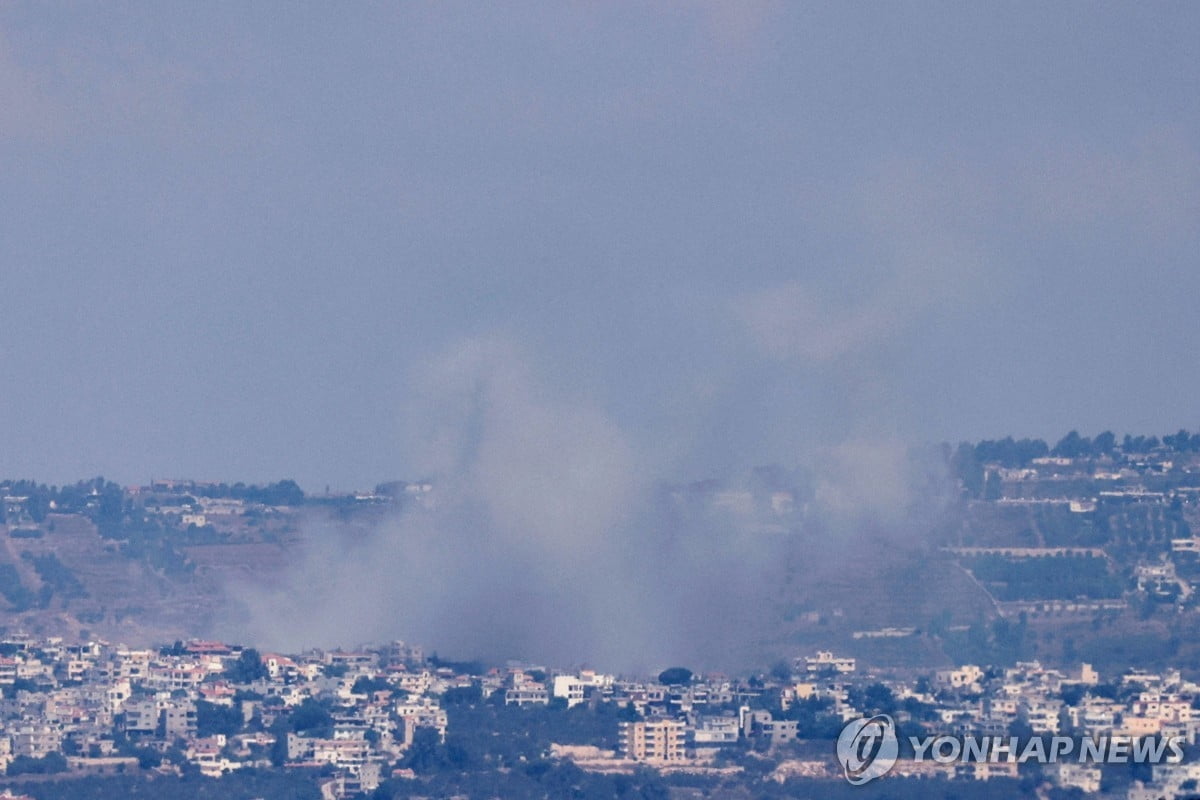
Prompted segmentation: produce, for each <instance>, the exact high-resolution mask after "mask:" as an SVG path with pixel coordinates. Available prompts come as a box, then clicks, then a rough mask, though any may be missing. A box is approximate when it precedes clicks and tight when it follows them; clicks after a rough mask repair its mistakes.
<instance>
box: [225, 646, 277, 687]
mask: <svg viewBox="0 0 1200 800" xmlns="http://www.w3.org/2000/svg"><path fill="white" fill-rule="evenodd" d="M225 674H226V675H228V676H229V680H231V681H233V682H234V683H253V682H254V681H260V680H264V679H265V678H266V677H267V675H268V673H267V665H266V664H264V663H263V660H262V656H260V655H259V654H258V651H257V650H255V649H254V648H253V647H247V648H246V649H245V650H243V651H242V654H241V655H240V656H238V660H237V661H235V662H233V664H231V665H230V666H229V667H228V668H226V670H225Z"/></svg>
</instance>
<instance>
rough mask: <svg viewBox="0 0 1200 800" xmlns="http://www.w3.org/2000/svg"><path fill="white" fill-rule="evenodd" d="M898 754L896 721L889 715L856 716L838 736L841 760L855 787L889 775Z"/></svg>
mask: <svg viewBox="0 0 1200 800" xmlns="http://www.w3.org/2000/svg"><path fill="white" fill-rule="evenodd" d="M899 754H900V742H899V741H898V740H897V739H896V723H895V722H893V721H892V718H891V717H889V716H888V715H887V714H876V715H875V716H873V717H863V718H862V719H856V720H854V721H853V722H851V723H850V724H848V725H847V726H846V727H844V728H842V733H841V735H840V736H838V740H837V757H838V763H839V764H841V765H842V770H843V771H844V772H845V773H846V780H848V781H849V782H850V784H851V785H853V786H862V785H863V784H864V783H870V782H871V781H873V780H875V779H876V778H879V777H882V776H883V775H886V774H887V773H888V770H890V769H891V768H892V766H893V765H894V764H895V763H896V757H897V756H898V755H899Z"/></svg>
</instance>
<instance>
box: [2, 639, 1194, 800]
mask: <svg viewBox="0 0 1200 800" xmlns="http://www.w3.org/2000/svg"><path fill="white" fill-rule="evenodd" d="M0 652H3V653H4V657H3V658H2V659H0V688H2V689H3V692H4V699H3V701H2V702H0V715H2V725H3V736H0V767H3V768H4V770H5V771H6V772H7V774H8V775H9V776H10V781H11V780H15V779H19V778H20V777H21V776H26V777H34V776H36V777H38V778H41V779H46V778H57V779H59V780H76V779H82V778H83V777H85V776H88V777H92V778H93V779H96V780H102V778H100V776H106V775H119V774H123V775H134V774H144V775H147V776H157V777H159V778H160V779H161V778H163V777H164V776H170V775H174V776H187V775H193V776H204V777H207V778H213V779H223V778H222V776H229V775H231V774H234V773H237V772H240V771H264V770H267V771H269V770H278V771H283V772H287V773H291V774H294V775H299V776H302V777H303V779H304V780H306V781H310V782H311V784H312V785H313V786H315V787H319V790H320V793H321V794H320V796H321V797H324V798H330V799H331V800H334V799H336V800H341V799H343V798H355V797H407V796H425V795H427V794H428V793H429V788H428V786H427V782H428V781H430V780H431V779H432V778H433V777H434V776H437V775H438V774H440V773H443V772H449V773H451V774H459V773H462V772H464V771H468V770H471V769H474V770H479V771H489V770H507V769H513V768H516V767H520V766H526V767H528V766H531V765H534V764H539V763H541V764H569V765H571V766H572V767H573V768H577V769H578V770H580V771H582V772H585V773H595V774H598V775H603V776H609V777H612V776H622V775H624V776H635V775H643V776H644V775H645V774H647V773H654V774H655V775H656V776H657V778H658V779H659V780H662V781H664V783H665V785H666V786H671V785H673V780H676V779H677V780H678V781H679V785H680V786H697V785H701V786H708V787H711V788H716V787H722V786H736V785H738V784H742V783H746V784H749V785H762V786H764V787H770V786H774V787H777V788H778V789H779V790H780V791H790V790H792V789H795V787H797V786H801V787H802V786H805V785H810V786H811V785H813V784H814V783H815V782H829V783H830V784H835V782H840V781H841V768H840V766H839V765H838V763H837V761H836V759H835V758H834V754H833V749H832V740H833V739H835V738H836V737H837V734H838V731H839V729H840V728H841V726H842V725H844V724H845V723H846V722H848V721H851V720H854V719H856V718H860V717H863V716H865V715H872V714H878V713H887V714H891V715H893V716H894V717H895V719H896V720H897V722H898V723H899V724H900V725H901V727H902V728H903V729H904V730H905V731H906V732H914V733H915V732H925V733H967V732H974V733H989V734H999V735H1009V734H1011V735H1015V736H1020V737H1029V736H1038V735H1050V734H1053V735H1072V736H1078V737H1093V738H1094V737H1104V736H1128V737H1131V738H1133V739H1140V738H1143V737H1163V738H1165V737H1178V738H1179V739H1181V740H1182V741H1184V742H1186V745H1185V747H1186V748H1190V747H1192V746H1194V745H1195V743H1196V737H1197V733H1198V732H1200V683H1196V682H1194V681H1191V680H1188V679H1185V678H1183V677H1182V676H1181V675H1180V673H1179V671H1177V670H1167V671H1164V672H1161V673H1150V672H1146V671H1142V670H1129V671H1126V672H1124V673H1123V674H1121V675H1112V676H1102V675H1100V674H1098V673H1097V672H1096V670H1094V669H1093V668H1092V667H1091V666H1090V665H1088V664H1081V665H1079V667H1078V669H1076V670H1072V671H1070V672H1069V673H1066V672H1063V671H1060V670H1057V669H1050V668H1047V667H1043V666H1042V665H1040V664H1038V663H1036V662H1030V663H1017V664H1015V665H1012V666H1009V667H1005V668H996V667H985V666H977V665H963V666H959V667H956V668H949V669H942V670H937V671H935V672H932V673H928V674H916V675H913V674H909V675H903V674H898V673H897V672H895V671H893V670H877V669H872V668H869V667H866V666H864V665H861V664H859V663H857V662H856V660H855V659H853V658H848V657H841V656H838V655H836V654H834V653H831V652H828V651H822V652H817V653H814V654H811V655H807V656H802V657H797V658H796V659H795V660H794V661H793V662H792V663H791V664H790V665H788V667H787V668H786V669H784V668H782V667H777V668H775V669H773V670H771V671H770V672H768V673H765V674H760V675H752V676H747V677H744V678H733V677H728V676H724V675H718V674H707V675H699V674H693V673H692V672H691V671H689V670H687V669H686V668H682V667H675V668H670V669H667V670H664V671H663V672H662V673H660V674H659V675H658V676H655V677H653V678H631V677H628V676H617V675H612V674H605V673H602V672H598V671H594V670H590V669H583V670H570V671H559V670H554V669H548V668H546V667H541V666H531V665H507V666H504V667H484V666H483V665H472V664H451V663H445V662H441V661H440V660H439V659H437V658H436V657H427V656H426V655H425V654H424V653H423V651H422V649H421V648H420V647H415V646H409V645H406V644H404V643H402V642H393V643H390V644H388V645H386V646H380V647H367V648H362V649H358V650H355V651H343V650H331V651H321V650H313V651H310V652H306V653H301V654H293V655H283V654H275V653H265V652H263V653H260V652H258V651H256V650H254V649H253V648H249V647H241V646H236V645H229V644H224V643H220V642H212V641H191V642H176V643H174V644H173V645H170V646H166V647H163V648H161V649H157V650H153V649H133V648H129V647H125V646H122V645H117V644H110V643H106V642H101V641H90V642H82V643H68V642H64V641H62V640H61V639H58V638H50V639H37V638H34V637H29V636H20V635H9V636H6V637H3V639H2V640H0ZM480 709H486V710H487V712H488V714H487V715H481V712H480ZM468 710H470V712H471V713H470V714H465V713H462V712H466V711H468ZM488 720H491V721H492V722H493V723H494V724H495V729H493V730H487V729H486V728H485V729H480V726H481V725H483V726H486V725H487V724H488ZM467 725H472V726H474V727H475V729H474V730H465V729H460V727H459V726H463V727H465V726H467ZM514 725H516V726H527V727H529V728H533V729H536V731H537V735H535V736H530V735H528V733H526V734H525V735H520V736H517V735H513V733H512V730H511V728H512V727H513V726H514ZM500 735H503V736H505V737H506V740H505V741H502V742H494V743H491V742H489V741H488V740H489V739H492V738H493V737H496V736H500ZM480 742H482V743H483V744H480ZM1187 755H1188V756H1189V758H1188V759H1187V760H1185V762H1184V763H1165V764H1156V765H1153V766H1152V767H1148V768H1146V769H1143V770H1141V771H1138V770H1136V769H1131V768H1129V767H1114V766H1112V765H1103V766H1102V765H1098V764H1077V763H1068V762H1063V763H1059V764H1053V765H1044V766H1043V765H1034V764H1028V765H1027V764H1017V763H1013V762H1011V761H1005V760H999V761H996V762H990V763H988V762H985V763H975V764H962V765H947V764H933V763H918V762H912V761H906V760H905V759H904V758H901V760H900V762H899V763H898V764H897V765H896V767H895V769H894V770H893V771H892V776H891V777H889V778H888V779H887V781H889V782H892V783H893V784H894V785H895V784H902V783H912V782H913V781H917V784H916V785H918V786H921V785H925V786H928V785H929V784H930V782H933V783H937V784H939V785H940V783H944V782H948V781H953V782H955V785H957V786H960V787H969V786H970V785H972V784H979V783H983V784H988V783H990V784H991V786H992V787H997V788H1006V789H1007V790H1008V791H1012V790H1013V789H1014V788H1015V787H1017V786H1023V787H1024V788H1025V789H1027V790H1028V789H1030V788H1033V789H1037V790H1039V791H1042V790H1046V791H1048V790H1050V789H1055V790H1062V791H1068V792H1069V791H1070V790H1075V789H1077V790H1079V791H1082V792H1085V793H1097V792H1101V791H1104V792H1106V793H1107V794H1106V796H1113V797H1126V798H1129V800H1151V798H1161V797H1168V798H1175V797H1184V796H1188V792H1189V791H1192V790H1194V788H1195V786H1196V785H1197V781H1198V780H1200V762H1197V761H1195V760H1192V759H1191V758H1190V755H1191V753H1190V750H1188V751H1187ZM35 785H41V786H45V785H48V784H35ZM789 787H790V789H789ZM960 791H961V788H960ZM6 796H7V795H6ZM34 796H36V795H34ZM960 796H972V795H969V794H961V795H960ZM1046 796H1058V795H1046ZM1061 796H1064V797H1065V796H1070V795H1069V794H1064V795H1061Z"/></svg>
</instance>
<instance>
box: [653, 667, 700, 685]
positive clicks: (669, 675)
mask: <svg viewBox="0 0 1200 800" xmlns="http://www.w3.org/2000/svg"><path fill="white" fill-rule="evenodd" d="M658 682H659V683H665V684H666V685H667V686H683V685H684V684H687V683H691V682H692V671H691V670H690V669H687V668H686V667H670V668H669V669H664V670H663V671H662V672H660V673H658Z"/></svg>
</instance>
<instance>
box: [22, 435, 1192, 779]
mask: <svg viewBox="0 0 1200 800" xmlns="http://www.w3.org/2000/svg"><path fill="white" fill-rule="evenodd" d="M921 458H924V459H925V461H924V462H922V463H928V454H927V453H926V454H923V455H922V456H921ZM935 462H937V463H940V464H941V465H942V467H941V469H942V470H943V471H942V472H941V473H940V474H941V475H942V476H943V477H941V478H939V480H938V481H935V482H933V483H932V484H931V487H932V488H931V489H930V490H929V491H931V492H933V493H935V494H937V497H938V498H939V499H940V500H939V503H937V504H935V503H930V504H928V507H930V508H935V509H936V510H937V511H936V514H934V513H926V512H924V511H922V514H923V515H922V516H920V517H919V521H920V523H921V524H920V526H919V530H920V536H919V537H916V538H914V537H911V536H909V537H907V538H905V539H903V540H899V539H897V540H885V542H884V544H885V545H886V547H877V548H876V549H872V550H870V552H871V553H872V554H873V558H872V561H871V563H868V564H863V563H861V562H853V561H846V560H843V561H839V560H838V559H839V558H844V557H842V556H839V555H838V554H837V553H827V554H826V555H825V556H823V557H824V558H825V559H826V560H827V562H828V563H824V564H822V563H820V562H814V561H813V560H812V558H811V556H810V553H811V552H812V551H813V548H814V547H815V546H816V543H817V542H818V541H819V538H818V537H819V536H820V535H821V533H820V532H821V530H822V522H823V521H822V520H821V519H820V518H819V516H817V514H818V513H819V512H818V511H814V509H815V508H818V506H819V504H818V503H817V502H816V501H815V494H814V489H813V481H812V480H811V477H810V476H808V475H806V474H804V473H803V471H788V470H781V469H778V468H771V469H764V470H758V471H756V472H755V474H754V475H752V476H750V478H749V479H747V480H745V481H742V482H737V483H732V482H718V481H705V482H700V483H692V484H680V485H670V486H666V487H664V488H663V489H662V499H663V503H664V504H665V506H667V507H669V508H671V509H674V510H679V509H682V511H681V512H680V513H681V514H684V515H691V517H689V519H691V518H702V519H705V520H710V519H717V520H728V519H732V520H736V521H737V522H738V525H739V530H743V531H749V535H750V536H752V537H755V538H754V541H757V542H761V543H763V546H764V547H766V548H768V549H770V552H773V553H775V554H777V555H778V556H779V558H778V561H779V563H780V564H783V565H785V566H787V571H786V574H785V575H784V581H783V582H782V583H781V584H780V585H778V586H775V585H771V586H767V587H765V589H766V590H768V591H765V592H764V596H770V597H771V598H773V599H772V601H771V603H769V604H764V605H763V607H762V609H761V611H760V613H759V614H758V615H757V616H758V619H757V622H758V623H759V624H760V625H761V627H760V628H756V629H755V630H756V632H759V631H767V632H769V636H768V637H767V638H764V639H762V642H763V644H762V645H761V648H760V650H759V651H755V652H761V654H762V656H761V657H760V660H758V661H757V664H758V666H756V667H751V668H746V669H740V668H739V669H723V670H716V669H712V668H711V666H710V665H708V664H690V665H689V666H688V667H684V666H669V665H668V664H659V665H658V666H657V667H656V670H657V671H656V672H654V673H653V674H650V673H646V674H639V673H637V672H631V671H629V670H626V669H623V668H614V667H613V666H611V665H608V666H606V665H604V664H599V663H598V664H595V665H592V666H591V667H590V668H584V667H581V666H579V665H578V664H576V665H574V666H567V665H560V664H545V663H527V662H525V661H508V660H503V659H502V660H500V661H499V662H495V661H493V662H492V663H488V662H484V661H478V660H473V661H463V660H457V661H456V660H450V659H447V658H444V657H440V656H439V655H438V654H437V653H436V652H432V651H426V650H425V649H424V648H423V647H420V646H416V645H406V644H404V643H401V642H390V643H383V644H379V643H376V644H355V645H354V648H355V649H354V650H352V651H347V650H342V649H337V648H336V647H335V648H332V649H331V648H328V647H326V648H324V649H315V648H310V649H306V650H304V651H303V652H292V653H280V652H271V651H269V650H268V649H266V648H264V647H262V646H261V644H259V643H256V642H254V641H248V642H244V643H233V642H227V641H221V640H218V639H219V638H220V637H214V636H212V635H211V634H210V633H208V630H207V629H208V623H209V622H210V621H211V619H212V618H213V615H214V614H215V613H216V610H217V609H219V608H220V603H221V602H222V600H221V591H222V588H223V586H224V582H225V581H226V580H227V579H228V577H229V576H230V575H243V574H250V575H252V576H254V578H255V579H264V578H265V577H269V576H271V575H274V574H279V573H280V572H282V571H285V570H286V569H287V563H288V559H289V557H290V556H291V554H292V553H293V552H295V551H296V550H297V549H298V548H301V547H302V546H303V540H302V537H301V533H300V532H301V531H302V528H303V526H304V525H305V524H306V521H307V520H309V519H312V518H314V517H319V518H320V519H323V520H333V522H334V524H333V527H332V528H331V529H332V530H335V531H336V530H340V528H339V527H338V526H342V527H344V528H345V529H346V530H349V531H351V533H352V534H353V535H355V536H370V535H371V534H370V531H371V530H372V526H373V525H375V524H377V523H378V522H379V521H380V520H387V519H390V518H392V517H393V516H394V515H397V514H404V513H406V512H407V511H409V510H411V509H414V508H416V509H420V508H426V507H430V508H432V507H436V505H437V502H438V497H439V490H438V487H437V485H436V483H434V482H432V481H425V480H420V481H414V482H400V481H397V482H390V483H384V484H380V485H378V486H376V487H374V488H373V489H370V490H366V491H359V492H349V493H331V492H328V491H326V492H325V493H322V494H306V493H305V492H304V491H302V490H301V489H300V487H299V486H297V485H296V484H295V483H293V482H291V481H280V482H278V483H274V484H268V485H263V486H254V485H245V484H232V485H230V484H224V483H218V482H204V481H194V480H161V479H156V480H153V481H150V482H149V483H148V484H146V485H144V486H135V487H120V486H117V485H116V484H114V483H112V482H110V481H106V480H104V479H102V478H97V479H94V480H89V481H81V482H79V483H77V484H74V485H67V486H62V487H54V486H46V485H44V484H39V483H36V482H33V481H17V480H8V481H0V495H2V496H3V504H2V506H0V513H2V515H3V516H2V518H0V521H2V522H3V528H2V530H3V531H4V533H5V534H6V535H5V536H4V537H3V539H2V543H3V545H4V547H3V550H2V551H0V596H2V597H3V603H0V605H2V606H3V607H2V608H0V617H2V619H0V624H2V628H0V688H2V689H3V693H4V699H3V701H0V717H2V720H0V725H2V727H0V768H2V771H3V772H5V773H6V775H7V777H6V778H5V781H6V783H5V785H4V790H5V791H7V792H8V793H9V795H11V796H15V797H21V796H26V797H35V798H49V797H54V796H62V795H61V793H60V794H58V795H56V794H54V792H55V791H56V789H55V788H54V787H60V789H59V790H58V791H61V787H64V786H68V785H69V786H71V787H72V788H71V789H69V790H68V791H69V793H70V795H71V796H72V797H90V796H96V797H106V796H120V792H122V791H131V789H130V786H133V785H136V782H146V781H153V782H157V783H156V784H155V785H157V786H160V787H170V788H169V790H168V789H162V791H170V792H171V793H172V794H175V795H178V796H179V797H181V798H182V797H187V796H189V795H187V794H186V792H187V791H189V790H191V789H194V788H195V787H202V786H206V785H209V784H210V783H213V782H215V783H216V785H220V786H222V787H223V788H222V792H224V794H222V796H228V797H241V796H245V797H247V798H253V797H265V798H270V797H305V796H311V797H313V798H316V797H322V798H330V799H334V798H336V799H338V800H341V799H343V798H372V800H375V799H376V798H378V799H379V800H383V798H399V797H431V796H456V795H462V796H504V797H524V796H529V797H540V796H545V795H547V794H551V795H555V796H557V794H559V793H561V792H562V791H565V790H566V789H568V788H569V789H570V791H571V793H573V794H575V795H576V796H582V797H591V796H595V797H611V796H620V795H630V796H634V795H636V796H642V797H671V798H692V797H696V798H699V797H704V796H729V797H750V796H754V797H775V796H778V797H793V796H804V795H805V794H808V795H811V796H813V797H836V796H840V795H839V794H838V792H840V791H846V790H849V789H853V790H854V791H855V792H856V794H855V795H854V796H863V797H870V796H879V795H877V794H876V795H873V794H872V793H871V792H872V791H886V792H887V793H888V794H887V795H886V796H913V797H939V796H946V797H949V796H957V797H1011V796H1014V795H1015V794H1018V793H1019V794H1023V795H1026V796H1039V797H1044V798H1054V800H1059V798H1070V797H1078V796H1084V795H1087V796H1103V797H1111V798H1130V800H1151V798H1185V797H1191V796H1193V794H1194V793H1195V792H1196V787H1197V786H1198V785H1200V763H1197V762H1196V760H1195V759H1194V755H1193V753H1192V748H1193V746H1194V745H1195V743H1196V738H1197V733H1198V731H1200V683H1198V681H1200V640H1198V638H1197V636H1196V635H1195V631H1196V630H1197V629H1198V628H1200V606H1198V605H1197V592H1196V591H1195V588H1194V587H1195V586H1196V584H1197V582H1198V581H1200V536H1197V534H1196V533H1195V531H1196V530H1197V528H1196V526H1197V525H1198V524H1200V503H1198V498H1200V434H1190V433H1188V432H1187V431H1180V432H1179V433H1177V434H1170V435H1167V436H1163V437H1161V438H1159V437H1145V436H1138V437H1133V436H1126V437H1124V439H1122V440H1118V439H1117V437H1115V436H1114V435H1112V434H1109V433H1105V434H1101V435H1099V436H1096V437H1094V438H1088V437H1084V436H1080V435H1079V434H1078V433H1075V432H1071V433H1070V434H1068V435H1067V436H1064V437H1062V439H1061V440H1059V441H1058V442H1057V443H1056V444H1054V445H1049V444H1047V443H1045V442H1042V441H1040V440H1029V439H1023V440H1013V439H1011V438H1006V439H1003V440H993V441H982V442H978V443H974V444H972V443H963V444H960V445H958V446H956V447H950V446H944V447H942V448H940V449H939V450H936V451H935ZM905 524H906V525H907V523H905ZM917 527H918V526H915V525H908V528H917ZM863 546H864V547H866V546H867V545H865V544H864V545H863ZM872 547H874V545H872ZM771 548H773V549H771ZM813 566H818V567H822V569H818V570H814V569H812V567H813ZM871 570H874V572H872V571H871ZM851 572H853V573H854V574H853V575H851V574H850V573H851ZM800 575H803V576H804V580H797V579H796V577H797V576H800ZM864 583H866V584H869V585H870V586H872V587H873V591H874V592H875V595H874V596H876V597H883V598H892V599H893V600H894V602H887V603H879V602H871V601H869V600H864V598H863V595H862V592H861V587H862V585H863V584H864ZM364 591H367V589H364ZM397 633H402V632H401V631H397ZM747 638H749V637H747ZM351 644H353V643H352V642H345V643H343V645H345V646H348V645H351ZM711 653H712V655H713V656H714V658H713V660H718V658H719V657H720V656H721V655H722V651H721V650H720V648H715V649H713V650H712V651H711ZM456 657H457V658H461V654H458V655H456ZM693 668H694V671H693ZM874 715H887V716H888V717H889V718H891V719H894V720H895V722H896V724H897V726H898V727H899V730H900V732H901V734H902V735H903V738H902V741H907V740H908V737H918V736H926V735H938V734H945V735H954V736H966V735H983V736H1011V737H1015V739H1016V740H1020V741H1024V740H1027V739H1029V738H1031V737H1041V736H1070V737H1076V738H1080V739H1082V738H1088V739H1095V738H1104V737H1127V738H1129V739H1130V740H1133V741H1146V740H1150V739H1154V740H1159V741H1161V740H1171V741H1179V742H1181V743H1183V752H1184V757H1183V759H1182V760H1178V759H1177V760H1174V761H1171V762H1164V763H1155V764H1138V763H1135V764H1099V763H1077V762H1065V761H1064V762H1060V763H1032V762H1021V763H1017V762H1016V761H1013V760H1009V759H991V760H984V761H980V762H973V763H968V762H963V763H940V762H934V761H929V760H924V761H922V760H919V759H915V758H913V757H912V756H913V753H912V752H910V751H908V750H902V751H901V753H900V757H899V759H898V761H897V762H896V764H895V766H894V767H893V768H892V769H891V770H890V771H889V773H888V774H887V776H886V777H885V778H884V779H882V780H880V781H879V782H878V783H876V784H872V785H870V786H866V787H850V786H849V785H848V784H847V783H846V781H845V777H844V771H843V765H842V764H839V762H838V759H837V757H836V754H835V749H834V743H835V741H836V740H837V739H838V736H839V733H840V732H841V731H842V730H843V729H844V727H845V726H846V725H847V724H848V723H851V722H853V721H854V720H858V719H862V718H865V717H872V716H874ZM129 782H135V783H129ZM89 791H91V792H93V793H92V794H88V793H87V792H89ZM197 791H200V790H197ZM105 792H109V794H105ZM306 792H311V794H308V795H306V794H305V793H306ZM112 793H115V795H113V794H112ZM3 796H5V795H2V794H0V797H3ZM195 796H197V797H200V796H205V795H202V794H197V795H195Z"/></svg>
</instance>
